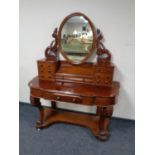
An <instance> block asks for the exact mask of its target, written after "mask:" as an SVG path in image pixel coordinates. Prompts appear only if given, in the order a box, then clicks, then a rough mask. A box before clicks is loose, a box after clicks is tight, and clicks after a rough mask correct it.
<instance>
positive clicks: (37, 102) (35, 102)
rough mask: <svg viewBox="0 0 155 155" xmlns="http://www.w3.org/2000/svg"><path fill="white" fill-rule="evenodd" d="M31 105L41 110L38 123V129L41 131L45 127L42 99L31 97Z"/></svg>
mask: <svg viewBox="0 0 155 155" xmlns="http://www.w3.org/2000/svg"><path fill="white" fill-rule="evenodd" d="M30 101H31V104H32V105H33V106H35V107H38V109H39V119H38V121H37V122H36V128H37V129H41V128H42V127H43V117H44V111H43V107H42V106H41V102H40V98H35V97H32V96H31V97H30Z"/></svg>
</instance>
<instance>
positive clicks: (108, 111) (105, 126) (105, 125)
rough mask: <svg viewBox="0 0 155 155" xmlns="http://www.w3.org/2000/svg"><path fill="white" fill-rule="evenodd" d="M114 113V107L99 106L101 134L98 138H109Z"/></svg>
mask: <svg viewBox="0 0 155 155" xmlns="http://www.w3.org/2000/svg"><path fill="white" fill-rule="evenodd" d="M112 113H113V107H112V106H108V107H97V115H99V134H98V136H97V138H99V139H100V140H103V141H105V140H107V139H108V138H109V135H110V134H109V123H110V119H111V116H112Z"/></svg>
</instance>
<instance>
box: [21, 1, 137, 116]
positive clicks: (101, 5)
mask: <svg viewBox="0 0 155 155" xmlns="http://www.w3.org/2000/svg"><path fill="white" fill-rule="evenodd" d="M19 9H20V38H19V39H20V44H19V45H20V46H19V54H20V64H19V69H20V70H19V73H20V76H19V78H20V79H19V82H20V83H19V84H20V89H19V95H20V96H19V100H20V101H21V102H26V103H30V101H29V88H28V85H27V84H28V82H29V81H30V80H31V79H32V78H33V77H34V76H36V75H37V63H36V61H37V60H38V59H41V58H44V50H45V48H46V47H47V46H48V45H49V44H50V42H51V40H52V37H51V34H52V32H53V30H54V28H55V27H59V26H60V24H61V22H62V20H63V19H64V17H65V16H67V15H69V14H70V13H73V12H82V13H84V14H86V15H87V16H88V17H89V18H90V19H91V20H92V21H93V23H94V24H95V26H96V27H98V28H100V29H101V31H102V32H103V34H104V37H105V43H104V44H105V46H106V48H107V49H109V50H110V51H111V53H112V56H113V59H112V61H113V63H114V64H115V66H116V69H115V77H114V79H115V80H118V81H120V83H121V89H120V95H119V98H118V104H117V105H116V106H115V110H114V116H116V117H121V118H129V119H134V109H135V102H134V76H135V74H134V42H135V41H134V24H135V23H134V0H115V1H114V0H95V1H90V0H78V1H73V0H56V1H52V0H20V7H19ZM61 58H62V57H61ZM94 61H95V60H94ZM42 102H43V104H47V101H46V102H45V101H43V100H42ZM60 106H61V107H63V108H69V109H74V110H78V111H85V112H95V108H91V107H87V106H73V105H69V104H63V105H60Z"/></svg>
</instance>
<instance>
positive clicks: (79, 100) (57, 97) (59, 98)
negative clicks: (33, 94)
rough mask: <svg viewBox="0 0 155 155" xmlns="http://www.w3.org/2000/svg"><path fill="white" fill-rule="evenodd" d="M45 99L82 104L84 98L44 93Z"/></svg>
mask: <svg viewBox="0 0 155 155" xmlns="http://www.w3.org/2000/svg"><path fill="white" fill-rule="evenodd" d="M44 98H45V99H49V100H56V101H61V102H71V103H77V104H78V103H82V98H81V97H78V96H69V95H64V94H56V93H48V92H47V93H44Z"/></svg>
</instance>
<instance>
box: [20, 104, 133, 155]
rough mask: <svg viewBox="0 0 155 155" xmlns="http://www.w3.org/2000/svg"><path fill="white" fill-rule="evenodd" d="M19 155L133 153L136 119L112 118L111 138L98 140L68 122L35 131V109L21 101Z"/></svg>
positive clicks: (36, 111) (119, 154) (107, 154)
mask: <svg viewBox="0 0 155 155" xmlns="http://www.w3.org/2000/svg"><path fill="white" fill-rule="evenodd" d="M19 107H20V109H19V110H20V114H19V115H20V121H19V124H20V125H19V127H20V133H19V134H20V135H19V136H20V139H19V140H20V155H134V154H135V143H134V141H135V122H134V121H130V120H123V119H116V118H113V119H112V120H111V125H110V131H111V137H110V139H109V140H108V141H106V142H100V141H98V140H97V139H96V138H94V136H93V135H92V134H91V132H90V130H89V129H87V128H84V127H80V126H74V125H68V124H63V123H60V124H54V125H52V126H50V127H49V128H47V129H43V130H41V131H37V130H36V129H35V127H34V125H35V122H36V120H37V117H38V110H37V109H36V108H35V107H32V106H30V105H27V104H23V103H20V106H19Z"/></svg>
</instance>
